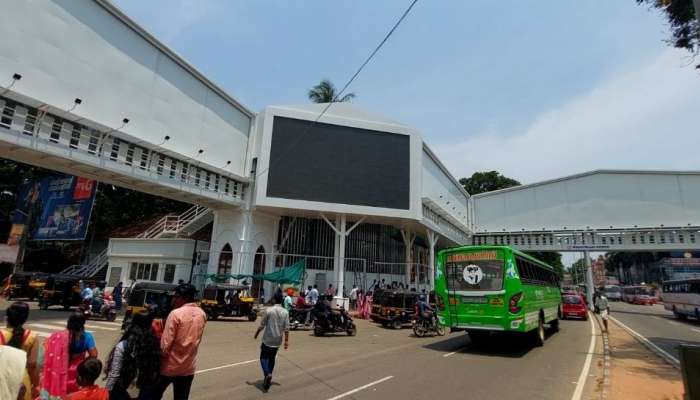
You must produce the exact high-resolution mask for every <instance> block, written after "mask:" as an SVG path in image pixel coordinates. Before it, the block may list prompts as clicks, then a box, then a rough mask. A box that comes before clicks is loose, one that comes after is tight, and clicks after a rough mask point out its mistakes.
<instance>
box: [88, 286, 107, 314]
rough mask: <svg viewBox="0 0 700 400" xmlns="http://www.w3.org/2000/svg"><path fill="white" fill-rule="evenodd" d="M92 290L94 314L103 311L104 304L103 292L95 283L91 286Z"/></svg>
mask: <svg viewBox="0 0 700 400" xmlns="http://www.w3.org/2000/svg"><path fill="white" fill-rule="evenodd" d="M90 288H91V289H92V312H93V313H99V312H100V311H101V310H102V304H104V302H103V301H102V290H101V289H100V288H99V287H97V285H96V284H95V283H94V282H93V283H91V284H90Z"/></svg>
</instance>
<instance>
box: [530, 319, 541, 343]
mask: <svg viewBox="0 0 700 400" xmlns="http://www.w3.org/2000/svg"><path fill="white" fill-rule="evenodd" d="M531 335H532V344H533V345H534V346H535V347H542V346H544V317H543V316H542V314H541V313H540V318H539V319H538V322H537V329H534V330H532V331H531Z"/></svg>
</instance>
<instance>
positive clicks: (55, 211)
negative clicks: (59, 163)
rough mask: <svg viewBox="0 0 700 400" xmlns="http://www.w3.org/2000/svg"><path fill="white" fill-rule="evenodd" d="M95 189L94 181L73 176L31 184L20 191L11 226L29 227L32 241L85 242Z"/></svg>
mask: <svg viewBox="0 0 700 400" xmlns="http://www.w3.org/2000/svg"><path fill="white" fill-rule="evenodd" d="M95 189H96V182H95V181H93V180H91V179H87V178H81V177H77V176H72V175H53V176H49V177H45V178H41V179H37V180H35V181H32V182H29V183H27V184H25V185H24V186H23V187H22V189H21V190H20V193H19V198H18V200H17V209H16V210H15V212H14V215H13V219H12V223H13V224H14V225H16V226H23V228H24V227H26V228H27V229H28V230H29V231H28V232H29V236H28V238H29V240H83V239H85V234H86V233H87V227H88V223H89V221H90V214H91V213H92V205H93V203H94V201H95V191H96V190H95ZM22 230H24V229H22Z"/></svg>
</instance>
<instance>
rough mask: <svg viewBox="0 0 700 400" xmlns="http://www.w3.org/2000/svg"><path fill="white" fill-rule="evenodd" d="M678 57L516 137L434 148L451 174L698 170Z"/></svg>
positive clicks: (698, 117) (696, 124) (687, 84)
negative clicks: (493, 171)
mask: <svg viewBox="0 0 700 400" xmlns="http://www.w3.org/2000/svg"><path fill="white" fill-rule="evenodd" d="M679 54H680V53H679V52H678V51H675V50H671V49H669V50H666V51H664V52H663V53H661V54H660V55H659V56H658V57H657V58H655V59H654V60H652V61H651V62H649V63H647V64H644V65H640V66H639V68H637V69H635V70H632V71H626V73H623V74H619V75H617V76H615V77H613V78H612V79H610V80H608V81H606V82H603V83H602V84H600V85H599V86H598V87H596V88H595V89H594V90H592V91H591V92H590V93H586V94H582V95H579V96H578V97H575V98H573V99H571V100H570V101H568V102H566V103H564V104H562V105H561V106H560V107H558V108H555V109H552V110H549V111H547V112H545V113H543V114H541V115H540V116H538V117H537V118H536V119H535V122H534V123H533V124H532V125H531V126H530V127H529V128H528V129H527V130H526V131H525V132H524V133H522V134H514V135H510V136H509V135H502V134H500V135H499V134H493V133H491V134H490V133H481V134H476V135H473V136H469V137H467V138H465V140H464V141H462V142H460V143H451V144H447V143H443V144H439V145H437V146H434V149H435V151H436V152H437V153H438V155H439V156H440V158H441V159H442V160H443V161H444V162H445V163H446V164H447V166H448V167H449V168H450V170H451V171H452V172H453V173H454V174H455V175H456V176H458V177H462V176H469V175H471V174H472V173H473V172H474V171H484V170H497V171H501V172H502V173H503V174H505V175H506V176H510V177H514V178H517V179H519V180H520V181H521V182H523V183H530V182H535V181H539V180H543V179H550V178H555V177H560V176H564V175H570V174H574V173H579V172H584V171H589V170H593V169H600V168H619V169H669V170H670V169H686V170H690V169H692V170H697V169H700V163H699V160H700V157H698V150H699V148H698V147H699V146H700V76H699V75H698V73H697V72H696V71H695V70H694V69H693V68H692V66H684V62H685V61H684V60H683V58H682V57H681V56H680V55H679ZM571 79H576V77H575V76H572V77H571ZM503 112H504V113H507V112H508V110H503Z"/></svg>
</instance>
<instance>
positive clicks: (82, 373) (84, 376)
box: [66, 358, 109, 400]
mask: <svg viewBox="0 0 700 400" xmlns="http://www.w3.org/2000/svg"><path fill="white" fill-rule="evenodd" d="M101 372H102V361H100V360H98V359H97V358H88V359H86V360H85V361H83V362H81V363H80V365H78V379H77V382H78V386H80V389H79V390H78V391H77V392H75V393H71V394H69V395H68V397H67V398H66V399H67V400H109V392H108V391H107V389H105V388H101V387H99V386H97V385H95V381H96V380H97V378H98V377H99V376H100V373H101Z"/></svg>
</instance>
